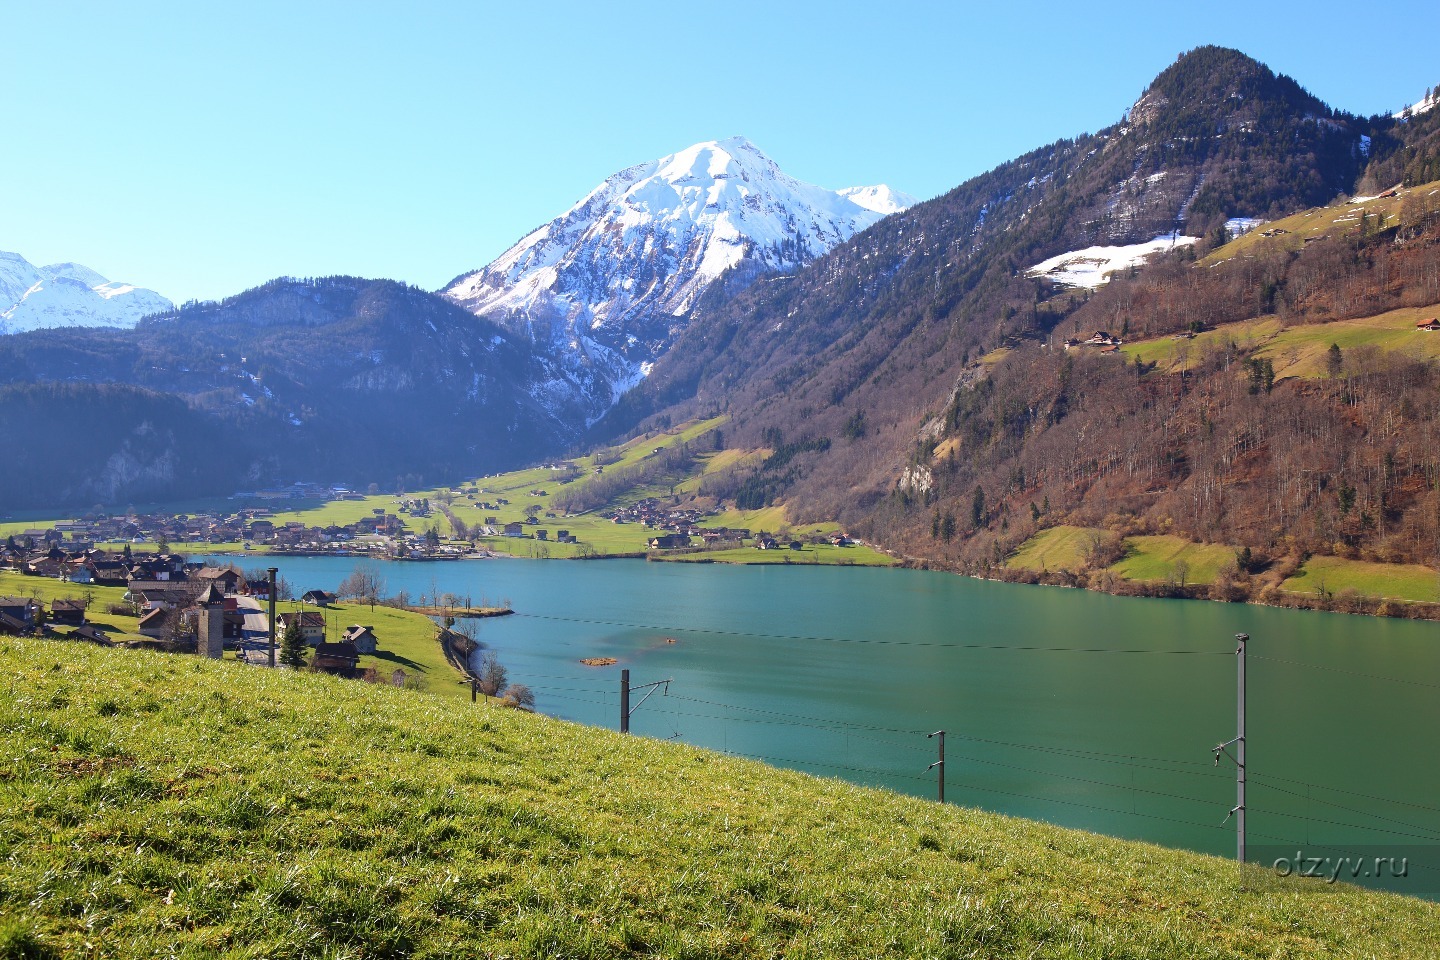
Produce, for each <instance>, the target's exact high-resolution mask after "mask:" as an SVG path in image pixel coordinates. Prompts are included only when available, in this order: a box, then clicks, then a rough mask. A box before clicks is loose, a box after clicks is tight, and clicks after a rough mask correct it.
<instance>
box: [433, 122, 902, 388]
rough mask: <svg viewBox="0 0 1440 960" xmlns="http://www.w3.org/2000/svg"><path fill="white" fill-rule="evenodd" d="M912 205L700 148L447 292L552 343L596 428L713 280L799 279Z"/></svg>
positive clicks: (595, 198)
mask: <svg viewBox="0 0 1440 960" xmlns="http://www.w3.org/2000/svg"><path fill="white" fill-rule="evenodd" d="M913 202H914V201H913V200H912V199H911V198H910V197H908V196H906V195H904V194H902V193H899V192H897V191H894V190H891V189H890V188H889V187H886V186H883V185H882V186H874V187H851V188H848V189H846V190H839V191H836V190H826V189H824V188H822V187H817V186H813V185H811V184H808V183H803V182H801V181H799V180H796V179H795V178H793V177H790V176H788V175H787V174H785V173H784V172H782V171H781V170H780V168H779V167H778V166H776V164H775V163H774V161H772V160H771V159H770V158H769V157H767V156H765V154H763V153H761V152H760V150H759V149H758V148H756V147H755V145H754V144H752V143H750V142H749V141H748V140H746V139H744V138H743V137H732V138H730V139H728V140H716V141H707V142H705V143H697V144H695V145H694V146H691V147H687V148H686V149H684V150H681V151H680V152H678V153H674V154H671V155H670V156H667V157H662V158H660V159H659V160H653V161H650V162H648V163H642V164H638V165H637V166H633V167H630V168H629V169H627V170H622V171H620V172H619V173H617V174H615V175H614V176H612V177H610V178H609V179H607V180H606V181H605V182H604V183H602V184H600V186H598V187H596V188H595V189H594V190H593V191H591V193H590V194H589V195H588V196H586V197H585V198H583V199H582V200H580V202H579V203H577V204H575V206H573V207H571V208H570V210H569V211H568V212H566V213H565V214H563V215H562V216H560V217H557V218H556V219H554V220H552V221H550V222H549V223H548V224H546V225H545V226H543V227H540V228H539V229H538V230H535V231H534V232H533V233H531V234H529V235H528V236H526V237H524V238H523V239H522V240H520V242H519V243H517V244H515V246H513V247H511V248H510V249H509V250H507V251H505V253H503V254H501V255H500V256H499V257H498V258H497V259H496V260H495V261H494V262H493V263H491V264H490V265H489V266H488V267H485V268H484V269H483V270H478V271H476V272H474V273H470V274H466V275H464V276H462V277H459V278H458V279H456V280H455V281H453V282H452V283H451V284H450V285H449V286H448V287H446V288H445V289H444V290H443V291H442V293H443V295H444V296H446V297H448V298H450V299H451V300H453V301H455V302H456V303H458V304H460V305H461V306H463V307H465V308H466V309H467V310H469V311H470V312H472V313H474V314H476V315H479V316H488V317H490V318H492V319H495V320H497V321H499V322H500V323H502V324H505V325H507V326H509V327H510V328H511V329H514V330H517V331H521V332H524V333H526V334H527V335H529V336H530V337H531V338H533V339H534V340H536V341H537V342H548V343H549V344H550V345H551V346H552V347H553V348H554V352H555V354H556V355H557V356H558V357H560V358H561V359H560V360H559V363H560V366H561V367H562V368H563V370H562V371H559V372H560V373H562V374H563V375H564V377H565V378H566V379H569V380H570V381H571V382H574V383H577V384H579V385H580V389H581V390H582V392H584V393H585V394H586V395H587V399H588V400H589V401H590V407H591V410H592V412H593V415H594V416H598V415H599V414H601V413H603V412H604V411H605V410H606V409H608V408H609V407H610V406H611V405H612V404H613V403H614V402H615V400H616V399H617V398H618V397H619V396H620V394H621V393H623V392H624V391H625V390H627V389H629V388H630V387H632V386H634V385H635V384H636V383H638V382H639V381H640V379H642V378H643V377H644V375H645V373H646V372H647V371H648V368H649V364H650V363H651V362H653V361H654V360H655V359H656V358H657V357H658V356H659V355H660V354H661V353H662V352H664V350H665V349H666V348H667V347H668V346H669V345H670V344H671V343H672V342H673V341H674V339H675V337H676V335H678V333H679V332H680V331H681V330H682V329H683V327H684V322H685V321H684V318H685V316H686V315H687V314H688V313H689V311H690V310H691V309H692V308H693V307H694V306H695V304H696V302H697V301H698V300H699V299H700V297H701V295H702V294H703V293H704V292H705V291H706V290H707V289H709V287H710V286H711V285H712V284H713V283H715V282H716V281H717V280H718V279H720V278H721V277H722V276H724V277H726V278H727V282H733V283H736V284H744V283H748V282H749V281H750V280H753V279H754V278H755V277H756V276H758V275H759V274H761V273H767V272H774V271H781V270H787V269H791V268H794V267H796V266H799V265H800V264H802V263H804V262H806V261H808V260H811V259H814V258H815V257H818V256H820V255H821V254H823V253H825V252H826V251H827V250H829V249H830V248H831V247H833V246H835V245H836V244H837V243H841V242H843V241H845V240H847V239H849V238H850V237H851V236H852V235H854V234H855V233H857V232H858V231H860V230H863V229H864V228H866V227H868V226H870V225H871V224H873V223H875V222H876V221H877V220H879V219H881V217H883V216H885V215H886V214H889V213H894V212H897V211H900V210H903V209H905V208H906V207H908V206H909V205H911V204H912V203H913Z"/></svg>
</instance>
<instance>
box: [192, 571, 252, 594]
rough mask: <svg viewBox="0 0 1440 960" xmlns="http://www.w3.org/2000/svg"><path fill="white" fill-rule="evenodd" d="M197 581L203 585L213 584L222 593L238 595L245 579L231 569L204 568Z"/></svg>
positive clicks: (197, 576)
mask: <svg viewBox="0 0 1440 960" xmlns="http://www.w3.org/2000/svg"><path fill="white" fill-rule="evenodd" d="M195 579H196V580H197V581H198V582H200V583H201V584H207V583H213V584H215V589H217V590H219V591H220V592H221V593H237V592H239V589H240V584H241V582H242V581H243V579H244V578H243V577H241V576H240V574H238V573H236V572H235V571H234V570H233V569H231V568H229V567H202V568H201V569H200V570H198V571H196V573H195Z"/></svg>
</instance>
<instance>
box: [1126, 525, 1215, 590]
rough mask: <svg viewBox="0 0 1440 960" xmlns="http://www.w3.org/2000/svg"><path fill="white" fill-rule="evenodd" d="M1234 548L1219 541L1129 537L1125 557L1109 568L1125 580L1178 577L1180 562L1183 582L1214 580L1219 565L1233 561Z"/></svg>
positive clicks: (1170, 537) (1167, 537) (1212, 581)
mask: <svg viewBox="0 0 1440 960" xmlns="http://www.w3.org/2000/svg"><path fill="white" fill-rule="evenodd" d="M1234 563H1235V548H1234V547H1227V546H1225V545H1224V544H1219V543H1191V542H1190V541H1189V540H1186V539H1184V538H1183V537H1172V536H1153V537H1129V538H1127V539H1126V541H1125V557H1124V559H1122V560H1120V561H1119V562H1117V563H1115V564H1113V565H1112V566H1111V567H1110V569H1111V570H1113V571H1114V572H1116V573H1118V574H1120V575H1121V576H1122V577H1125V578H1126V579H1127V580H1169V579H1172V578H1174V579H1177V580H1178V579H1179V576H1180V573H1181V569H1182V568H1181V566H1180V565H1181V564H1184V574H1185V576H1184V580H1185V582H1186V583H1214V582H1215V577H1216V576H1217V575H1218V574H1219V573H1220V570H1221V569H1222V568H1223V567H1226V566H1230V565H1234Z"/></svg>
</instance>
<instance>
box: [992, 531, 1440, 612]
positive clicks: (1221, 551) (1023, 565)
mask: <svg viewBox="0 0 1440 960" xmlns="http://www.w3.org/2000/svg"><path fill="white" fill-rule="evenodd" d="M1094 532H1103V531H1096V530H1092V529H1091V528H1087V527H1075V526H1056V527H1050V528H1048V529H1046V530H1041V531H1040V532H1039V533H1037V534H1035V536H1033V537H1031V538H1030V539H1029V540H1026V541H1025V542H1024V543H1023V544H1021V545H1020V548H1019V549H1018V550H1016V551H1015V553H1013V554H1012V555H1011V556H1010V557H1009V559H1008V560H1007V561H1006V563H1005V565H1006V566H1007V567H1009V568H1011V569H1015V570H1034V571H1037V572H1043V571H1046V570H1050V571H1054V570H1071V571H1079V570H1083V569H1084V568H1085V566H1086V562H1085V553H1084V548H1085V544H1086V540H1087V539H1088V537H1089V536H1090V535H1091V534H1092V533H1094ZM1124 546H1125V551H1126V552H1125V556H1124V557H1123V558H1121V559H1120V560H1119V561H1117V562H1116V563H1114V564H1112V565H1111V566H1110V567H1108V568H1107V569H1108V570H1110V571H1111V572H1112V573H1115V574H1117V575H1118V576H1120V577H1123V578H1124V579H1126V580H1134V581H1148V582H1156V581H1162V580H1169V579H1171V578H1173V577H1175V576H1176V574H1177V569H1176V564H1177V563H1179V562H1181V561H1183V562H1184V563H1185V564H1186V565H1187V566H1188V569H1187V570H1186V574H1185V582H1186V583H1187V584H1209V583H1214V582H1215V579H1216V577H1217V576H1218V575H1219V573H1220V571H1221V570H1223V569H1224V568H1225V567H1227V566H1229V565H1231V564H1233V563H1234V562H1235V553H1236V550H1237V549H1238V548H1237V547H1235V546H1233V545H1229V544H1222V543H1192V542H1190V541H1188V540H1185V539H1183V538H1181V537H1175V536H1168V535H1158V536H1138V537H1127V538H1126V539H1125V541H1124ZM1280 589H1282V590H1285V591H1288V592H1290V593H1303V594H1310V595H1318V594H1319V593H1320V592H1321V590H1322V589H1323V590H1324V591H1325V592H1328V593H1330V594H1339V593H1342V592H1345V591H1351V592H1353V593H1356V594H1359V595H1361V596H1367V597H1376V598H1382V599H1389V600H1403V601H1409V602H1417V603H1437V602H1440V570H1436V569H1435V568H1433V567H1427V566H1423V565H1420V564H1406V563H1372V562H1369V561H1365V560H1347V559H1345V558H1343V557H1321V556H1316V557H1310V558H1309V559H1308V560H1306V561H1305V562H1304V563H1303V564H1302V565H1301V566H1300V569H1299V570H1297V571H1296V572H1295V574H1294V575H1292V576H1291V577H1289V578H1288V579H1286V580H1285V581H1284V582H1283V583H1281V584H1280Z"/></svg>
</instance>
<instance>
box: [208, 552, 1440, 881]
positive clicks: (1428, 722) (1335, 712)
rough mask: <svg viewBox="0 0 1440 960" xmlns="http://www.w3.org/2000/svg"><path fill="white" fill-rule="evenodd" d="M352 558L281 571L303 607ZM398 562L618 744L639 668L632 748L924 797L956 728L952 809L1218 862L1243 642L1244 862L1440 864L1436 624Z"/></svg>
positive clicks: (767, 580) (657, 572)
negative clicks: (1406, 858)
mask: <svg viewBox="0 0 1440 960" xmlns="http://www.w3.org/2000/svg"><path fill="white" fill-rule="evenodd" d="M217 559H220V560H222V562H223V561H225V560H228V559H233V558H217ZM263 559H264V558H255V560H256V561H257V562H258V561H262V560H263ZM355 562H356V561H354V560H352V559H345V558H279V560H278V561H277V563H278V565H279V567H280V571H281V575H282V576H284V577H285V578H286V579H287V580H289V581H290V583H291V584H292V585H293V586H294V587H295V588H296V590H297V592H299V591H303V590H307V589H311V588H323V589H333V588H334V587H335V586H336V585H337V584H338V583H339V582H340V580H341V579H342V578H343V577H344V576H345V575H346V574H347V573H349V571H350V570H351V569H352V568H353V566H354V564H355ZM380 566H381V569H382V572H383V575H384V577H385V579H386V582H387V589H388V591H389V592H392V593H393V592H395V591H397V590H400V589H405V590H408V591H409V592H410V594H411V595H412V597H418V595H419V594H421V593H422V592H423V593H429V592H431V590H432V587H438V589H439V590H440V591H442V592H444V591H450V592H453V593H456V594H457V595H460V596H462V597H463V596H466V595H468V596H469V597H470V598H471V599H472V600H473V601H474V602H477V603H478V602H479V601H480V599H481V597H482V596H483V597H485V598H487V599H488V600H489V601H490V602H492V603H494V602H498V601H500V600H501V599H507V600H508V601H509V602H510V603H511V604H512V605H513V607H514V609H515V610H516V611H517V615H516V616H512V617H505V618H496V619H490V620H485V621H482V626H481V639H482V640H483V641H484V643H485V644H487V645H488V647H489V648H491V649H493V650H494V651H496V653H497V654H498V655H499V658H500V660H501V662H502V663H504V665H505V666H506V667H507V668H508V669H509V672H510V677H511V680H512V681H513V682H520V683H525V684H528V685H529V686H530V687H531V688H532V689H533V690H534V691H535V693H536V696H537V700H538V704H537V706H538V708H539V709H540V710H541V711H542V712H544V713H547V714H550V715H553V716H557V717H562V718H566V719H569V720H573V721H576V722H577V723H582V724H589V725H594V726H603V727H609V728H611V729H614V728H616V727H617V726H618V715H619V693H618V684H619V676H620V670H621V668H624V667H628V668H629V669H630V672H631V683H632V684H633V685H637V686H638V685H640V684H646V683H649V682H651V681H656V680H664V679H671V680H672V681H673V682H672V683H671V684H670V686H669V692H668V694H663V693H660V692H657V693H656V694H655V695H654V696H652V697H651V698H650V699H649V700H647V701H645V703H644V704H643V705H641V706H640V707H639V708H638V709H637V710H636V711H635V714H634V718H633V720H632V725H631V729H632V731H633V732H635V733H637V734H641V735H645V736H652V737H660V738H670V737H673V738H675V739H677V740H682V741H684V742H687V743H691V744H695V745H698V746H703V747H709V748H713V749H716V750H723V751H727V752H730V753H735V754H740V755H744V756H749V757H757V758H762V759H764V760H766V761H767V762H770V763H773V764H776V765H779V766H786V767H794V768H798V769H803V770H807V771H810V772H813V773H816V774H820V775H823V776H834V777H841V778H844V779H846V780H851V781H855V782H859V783H864V784H873V785H879V786H884V787H889V788H892V789H895V790H899V791H903V792H906V793H910V794H915V795H917V796H925V797H933V796H934V795H935V774H934V773H933V772H927V770H926V768H927V766H928V765H929V764H930V763H931V762H932V761H933V760H934V759H935V747H936V743H935V741H934V740H933V739H927V738H926V736H925V734H926V733H929V732H931V731H934V730H938V729H942V728H943V729H944V730H945V731H947V735H948V736H947V742H946V752H947V756H946V761H947V764H946V766H947V770H946V799H947V801H949V802H953V803H960V804H966V805H971V806H977V807H984V808H987V809H991V810H997V811H1001V812H1005V813H1011V814H1017V815H1020V816H1025V817H1031V818H1036V819H1043V820H1048V821H1052V822H1055V823H1059V824H1063V825H1066V826H1072V827H1080V828H1084V829H1089V830H1096V831H1100V832H1103V833H1108V834H1112V835H1116V836H1124V837H1132V838H1138V839H1145V840H1150V841H1153V842H1156V843H1161V844H1165V845H1167V846H1180V847H1188V848H1191V849H1195V850H1201V851H1204V852H1208V853H1216V854H1221V855H1226V856H1230V855H1233V853H1234V847H1235V840H1234V830H1233V827H1234V824H1233V821H1232V822H1230V823H1228V824H1224V825H1223V826H1222V823H1224V821H1225V819H1226V815H1227V813H1228V811H1229V810H1230V808H1231V807H1232V806H1233V805H1234V803H1235V786H1234V783H1235V770H1234V766H1233V765H1232V764H1231V763H1230V761H1229V760H1225V759H1222V761H1221V763H1220V765H1219V766H1218V767H1217V766H1216V765H1215V764H1214V760H1213V755H1212V752H1211V750H1212V748H1213V747H1214V745H1215V744H1217V743H1219V742H1221V741H1224V740H1229V739H1230V738H1231V737H1233V736H1234V735H1235V670H1236V658H1235V656H1234V652H1235V642H1234V635H1235V634H1237V633H1248V634H1249V635H1250V636H1251V642H1250V645H1249V653H1250V657H1249V665H1248V679H1249V697H1248V708H1249V718H1248V722H1249V729H1248V738H1247V741H1248V751H1249V757H1248V760H1249V765H1248V770H1249V796H1248V803H1247V806H1248V808H1249V832H1250V844H1251V847H1252V848H1258V847H1262V845H1264V844H1271V843H1274V844H1277V845H1281V846H1287V845H1294V844H1303V845H1306V848H1307V849H1318V848H1319V847H1321V846H1329V847H1331V848H1332V849H1336V850H1340V849H1345V850H1355V849H1359V850H1362V851H1365V852H1368V851H1369V850H1370V848H1372V847H1373V848H1375V849H1376V850H1377V851H1378V850H1380V848H1381V847H1382V846H1384V847H1385V848H1386V849H1390V850H1393V849H1394V848H1396V847H1404V848H1407V849H1409V848H1414V849H1415V851H1416V853H1417V855H1418V854H1420V853H1422V852H1423V851H1422V850H1421V848H1425V849H1431V848H1435V847H1437V846H1440V770H1437V765H1436V763H1435V762H1434V761H1435V756H1436V751H1435V735H1436V732H1437V730H1440V725H1437V721H1440V625H1436V624H1430V623H1419V622H1411V621H1396V620H1385V619H1373V618H1363V617H1352V616H1344V615H1339V614H1324V613H1313V612H1304V611H1289V610H1277V609H1270V608H1265V607H1256V606H1245V605H1238V604H1218V603H1208V602H1200V601H1186V600H1149V599H1133V598H1117V597H1110V596H1106V595H1104V594H1098V593H1089V592H1084V591H1078V590H1065V589H1060V588H1052V587H1033V586H1020V585H1012V584H1004V583H990V582H984V581H977V580H971V579H968V578H963V577H957V576H953V575H948V574H941V573H929V572H918V571H910V570H893V569H864V568H847V567H810V566H805V567H802V566H795V567H776V566H752V567H745V566H728V565H720V564H715V565H696V564H686V563H647V562H645V561H643V560H607V561H592V562H580V561H527V560H510V559H497V560H485V561H465V562H452V563H430V564H424V563H388V564H381V565H380ZM383 639H384V638H383V637H382V638H381V640H382V645H383ZM672 641H673V642H672ZM583 657H615V658H617V659H618V660H619V663H618V664H617V665H616V666H613V667H586V666H583V665H582V664H581V663H580V660H581V658H583ZM639 696H640V694H637V695H636V696H635V697H634V698H633V700H632V702H635V701H638V699H639ZM577 735H582V734H581V732H580V731H577ZM1261 852H1262V853H1265V852H1267V851H1265V850H1263V848H1262V850H1261ZM1428 882H1429V883H1430V884H1431V885H1432V886H1433V887H1434V890H1433V891H1428V892H1427V895H1431V894H1433V893H1440V872H1437V873H1436V874H1435V875H1434V876H1433V877H1431V878H1430V880H1429V881H1428ZM1412 892H1413V891H1412Z"/></svg>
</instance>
